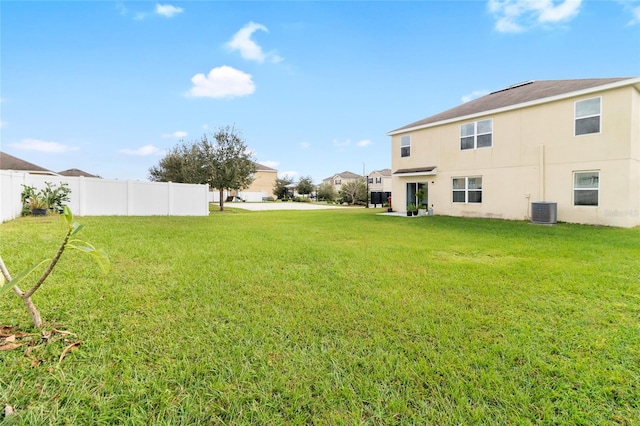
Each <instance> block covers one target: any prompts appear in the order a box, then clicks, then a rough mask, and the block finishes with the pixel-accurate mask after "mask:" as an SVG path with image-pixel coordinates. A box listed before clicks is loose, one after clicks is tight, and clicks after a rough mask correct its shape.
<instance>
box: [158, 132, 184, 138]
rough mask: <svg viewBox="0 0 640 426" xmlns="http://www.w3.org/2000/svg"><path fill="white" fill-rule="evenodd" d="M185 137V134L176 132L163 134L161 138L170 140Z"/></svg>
mask: <svg viewBox="0 0 640 426" xmlns="http://www.w3.org/2000/svg"><path fill="white" fill-rule="evenodd" d="M187 135H188V133H187V132H183V131H180V130H178V131H177V132H173V133H163V134H162V135H161V137H162V138H164V139H170V138H177V139H183V138H186V137H187Z"/></svg>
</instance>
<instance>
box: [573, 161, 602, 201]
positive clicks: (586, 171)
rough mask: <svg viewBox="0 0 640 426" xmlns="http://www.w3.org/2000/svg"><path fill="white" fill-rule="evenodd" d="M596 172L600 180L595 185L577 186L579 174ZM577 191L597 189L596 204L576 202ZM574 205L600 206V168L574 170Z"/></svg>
mask: <svg viewBox="0 0 640 426" xmlns="http://www.w3.org/2000/svg"><path fill="white" fill-rule="evenodd" d="M583 173H584V174H586V173H595V174H596V175H597V177H598V182H597V183H596V185H595V186H591V187H577V186H576V178H577V175H579V174H583ZM576 191H578V192H579V191H596V193H597V196H598V197H597V200H596V204H576ZM573 206H574V207H598V206H600V170H576V171H574V172H573Z"/></svg>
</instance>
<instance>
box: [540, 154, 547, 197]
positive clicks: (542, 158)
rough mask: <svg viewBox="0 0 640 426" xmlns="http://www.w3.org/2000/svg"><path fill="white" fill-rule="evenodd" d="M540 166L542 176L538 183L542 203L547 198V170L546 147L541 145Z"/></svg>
mask: <svg viewBox="0 0 640 426" xmlns="http://www.w3.org/2000/svg"><path fill="white" fill-rule="evenodd" d="M538 161H539V163H540V164H539V166H540V175H539V179H540V181H539V182H538V185H539V188H538V190H539V194H540V201H545V199H546V197H545V185H544V182H545V168H544V145H540V158H539V160H538Z"/></svg>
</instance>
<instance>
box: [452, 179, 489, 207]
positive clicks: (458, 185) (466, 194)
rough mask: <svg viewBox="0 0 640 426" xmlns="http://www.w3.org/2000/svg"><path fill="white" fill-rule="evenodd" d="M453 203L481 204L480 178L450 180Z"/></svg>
mask: <svg viewBox="0 0 640 426" xmlns="http://www.w3.org/2000/svg"><path fill="white" fill-rule="evenodd" d="M452 189H453V202H454V203H481V202H482V177H480V176H476V177H459V178H453V180H452Z"/></svg>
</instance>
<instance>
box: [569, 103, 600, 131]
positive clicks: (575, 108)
mask: <svg viewBox="0 0 640 426" xmlns="http://www.w3.org/2000/svg"><path fill="white" fill-rule="evenodd" d="M594 99H598V102H599V107H600V108H599V111H598V113H597V114H587V115H582V116H580V117H578V104H579V103H581V102H586V101H592V100H594ZM594 117H598V131H597V132H589V133H580V134H578V132H577V130H578V126H577V124H578V120H584V119H587V118H594ZM600 133H602V96H596V97H593V98H587V99H580V100H579V101H575V102H574V103H573V135H574V136H585V135H597V134H600Z"/></svg>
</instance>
